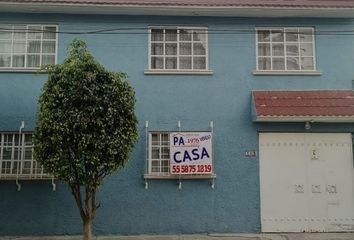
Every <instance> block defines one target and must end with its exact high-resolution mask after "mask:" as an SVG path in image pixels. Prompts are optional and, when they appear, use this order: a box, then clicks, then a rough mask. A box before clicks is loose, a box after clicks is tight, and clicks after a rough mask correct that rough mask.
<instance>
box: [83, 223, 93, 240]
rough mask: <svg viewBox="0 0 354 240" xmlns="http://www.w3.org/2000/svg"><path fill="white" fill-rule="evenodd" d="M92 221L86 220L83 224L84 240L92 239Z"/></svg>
mask: <svg viewBox="0 0 354 240" xmlns="http://www.w3.org/2000/svg"><path fill="white" fill-rule="evenodd" d="M91 227H92V219H87V220H86V221H85V222H84V240H91V239H92V231H91Z"/></svg>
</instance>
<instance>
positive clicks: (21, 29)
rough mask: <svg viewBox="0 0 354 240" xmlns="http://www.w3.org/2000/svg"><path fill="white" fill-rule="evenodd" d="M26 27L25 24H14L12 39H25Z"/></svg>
mask: <svg viewBox="0 0 354 240" xmlns="http://www.w3.org/2000/svg"><path fill="white" fill-rule="evenodd" d="M26 32H27V28H26V26H25V25H15V26H14V39H19V40H25V39H26Z"/></svg>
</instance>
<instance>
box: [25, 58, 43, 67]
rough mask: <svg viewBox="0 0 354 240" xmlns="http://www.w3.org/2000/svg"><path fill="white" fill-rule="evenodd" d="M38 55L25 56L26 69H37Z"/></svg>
mask: <svg viewBox="0 0 354 240" xmlns="http://www.w3.org/2000/svg"><path fill="white" fill-rule="evenodd" d="M39 59H40V57H39V55H27V67H39Z"/></svg>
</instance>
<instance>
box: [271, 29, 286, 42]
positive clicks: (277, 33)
mask: <svg viewBox="0 0 354 240" xmlns="http://www.w3.org/2000/svg"><path fill="white" fill-rule="evenodd" d="M271 36H272V41H273V42H284V34H283V32H282V31H281V30H272V32H271Z"/></svg>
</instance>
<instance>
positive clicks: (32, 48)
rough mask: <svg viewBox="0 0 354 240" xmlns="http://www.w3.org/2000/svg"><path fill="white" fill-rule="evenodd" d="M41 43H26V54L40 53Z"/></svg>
mask: <svg viewBox="0 0 354 240" xmlns="http://www.w3.org/2000/svg"><path fill="white" fill-rule="evenodd" d="M40 52H41V42H40V41H28V47H27V53H40Z"/></svg>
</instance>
